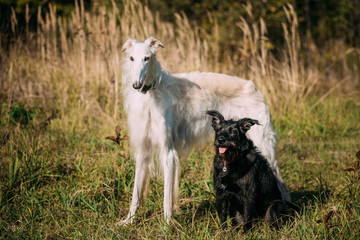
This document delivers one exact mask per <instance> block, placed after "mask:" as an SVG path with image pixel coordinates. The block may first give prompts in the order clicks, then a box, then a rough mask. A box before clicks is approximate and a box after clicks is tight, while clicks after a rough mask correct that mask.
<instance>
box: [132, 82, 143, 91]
mask: <svg viewBox="0 0 360 240" xmlns="http://www.w3.org/2000/svg"><path fill="white" fill-rule="evenodd" d="M133 88H134V89H136V90H139V89H140V88H141V83H140V82H135V83H134V84H133Z"/></svg>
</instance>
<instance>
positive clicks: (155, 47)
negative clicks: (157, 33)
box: [144, 37, 164, 53]
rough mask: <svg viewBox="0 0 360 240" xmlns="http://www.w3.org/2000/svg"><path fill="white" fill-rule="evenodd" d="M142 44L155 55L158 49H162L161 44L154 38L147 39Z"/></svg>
mask: <svg viewBox="0 0 360 240" xmlns="http://www.w3.org/2000/svg"><path fill="white" fill-rule="evenodd" d="M144 43H146V44H147V45H149V47H150V48H151V50H152V51H153V53H156V52H157V50H158V49H159V47H162V48H163V47H164V45H163V44H162V42H160V41H159V40H158V39H156V38H154V37H149V38H148V39H146V40H145V41H144Z"/></svg>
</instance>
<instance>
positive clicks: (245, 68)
mask: <svg viewBox="0 0 360 240" xmlns="http://www.w3.org/2000/svg"><path fill="white" fill-rule="evenodd" d="M75 3H76V5H75V10H74V12H73V13H72V14H71V17H70V18H61V17H58V16H57V15H56V7H54V6H51V5H50V9H49V11H48V12H46V13H45V14H44V13H43V14H41V9H39V14H38V16H37V22H38V26H37V32H36V33H33V32H29V30H28V27H26V34H25V36H26V39H25V40H21V38H19V37H16V36H17V35H19V32H18V30H17V29H18V27H17V20H16V17H15V15H13V17H12V19H11V20H12V21H11V22H12V29H13V31H14V36H15V38H14V41H13V42H12V45H11V47H10V51H9V54H8V55H5V54H4V56H2V68H3V69H4V70H5V71H3V72H2V74H1V87H2V91H1V96H2V100H5V98H8V99H7V100H8V101H10V100H9V98H11V99H12V100H13V101H14V102H19V101H20V102H26V103H29V104H32V103H33V102H34V101H35V100H36V101H37V103H39V101H40V102H41V104H43V105H44V106H45V105H50V106H54V105H56V106H58V107H59V108H60V109H61V110H63V109H66V107H67V106H69V105H73V104H74V103H75V102H76V101H74V100H75V99H77V104H78V107H79V108H81V109H87V110H89V109H93V108H94V109H93V110H94V111H98V110H100V109H101V110H102V111H104V112H105V113H106V114H108V115H109V116H112V117H115V118H116V117H117V116H118V113H119V112H118V109H119V107H120V106H121V104H120V102H121V99H119V95H118V93H119V90H120V88H121V86H120V78H121V58H122V53H121V51H119V50H120V48H121V46H122V44H123V43H124V41H125V40H126V39H127V37H133V38H136V39H139V40H144V39H146V38H147V37H148V36H151V35H153V36H156V37H157V38H158V39H160V40H162V41H163V42H164V44H165V49H163V50H162V51H161V52H160V53H159V54H158V58H159V60H160V61H161V63H162V65H163V67H164V68H165V69H168V70H170V71H172V72H185V71H216V72H222V73H227V74H231V75H237V76H240V77H243V78H247V79H250V80H253V81H254V82H255V83H256V85H257V86H258V87H259V88H260V90H261V92H262V93H263V95H264V97H265V99H266V100H267V102H268V103H269V105H270V107H271V108H274V110H276V111H279V113H282V111H285V112H287V111H289V109H291V108H292V106H293V105H294V104H295V103H296V104H299V103H300V104H301V103H302V102H303V101H305V100H306V99H307V98H308V97H309V96H314V93H319V92H320V93H321V94H326V93H327V91H333V90H334V89H336V91H337V92H338V93H339V92H346V93H348V92H351V91H353V90H354V89H355V90H358V89H359V69H358V63H359V62H360V55H359V50H358V49H345V48H344V45H343V44H342V43H341V42H335V43H333V44H332V45H331V46H330V47H329V48H324V49H322V51H325V50H326V49H331V50H332V52H329V51H328V52H327V53H326V54H327V56H325V57H323V56H322V55H323V54H324V53H321V50H318V49H317V48H316V47H315V46H314V45H313V44H312V43H311V42H310V43H306V44H304V45H306V46H301V44H300V38H299V34H298V21H297V17H296V13H295V12H294V9H293V7H292V6H291V5H289V6H288V7H287V8H285V9H284V11H285V13H286V16H287V19H288V21H287V22H285V23H283V29H284V41H285V43H286V46H285V48H284V49H282V50H281V51H278V54H277V55H278V56H276V57H275V56H274V54H272V52H271V51H270V48H272V45H271V42H269V39H268V38H267V29H266V23H265V22H264V21H263V20H260V22H259V23H257V22H253V23H251V24H250V23H248V22H246V21H245V19H244V18H243V17H241V16H240V17H239V22H238V24H237V25H236V26H235V27H238V28H240V29H241V30H242V32H243V36H242V38H239V39H238V40H237V43H236V48H235V51H231V52H230V49H221V47H220V46H219V45H218V44H219V41H218V39H219V36H218V34H219V30H218V24H217V22H216V20H215V19H214V17H213V16H212V15H211V13H209V20H210V22H212V23H213V31H212V33H211V35H209V34H207V33H205V32H204V31H202V30H201V29H200V28H199V27H198V26H197V25H196V23H190V22H189V20H188V19H187V17H186V15H185V14H183V13H180V14H175V16H176V22H175V24H171V23H167V22H163V21H161V20H160V17H159V13H156V14H152V13H151V11H150V10H149V9H148V8H147V7H146V6H143V5H142V4H141V3H140V2H138V1H132V0H128V1H126V2H125V4H124V8H123V9H121V10H120V9H118V8H117V6H116V5H115V3H114V2H113V7H112V8H111V9H106V8H105V7H103V6H99V5H94V6H93V8H92V10H91V11H90V12H88V11H85V10H84V6H83V2H82V1H80V4H77V1H75ZM244 7H245V8H246V9H247V10H248V14H249V15H250V16H251V5H246V6H244ZM42 16H44V17H42ZM26 21H27V22H28V21H29V16H26ZM304 47H306V49H305V52H306V57H304V56H302V53H301V52H303V51H302V49H304ZM2 51H4V50H2ZM220 51H222V53H221V54H220ZM221 59H223V60H221Z"/></svg>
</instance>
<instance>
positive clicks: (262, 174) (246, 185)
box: [207, 111, 291, 231]
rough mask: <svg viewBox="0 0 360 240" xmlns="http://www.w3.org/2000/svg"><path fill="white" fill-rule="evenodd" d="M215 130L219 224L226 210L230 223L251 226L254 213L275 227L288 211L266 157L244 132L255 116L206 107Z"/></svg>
mask: <svg viewBox="0 0 360 240" xmlns="http://www.w3.org/2000/svg"><path fill="white" fill-rule="evenodd" d="M207 114H209V115H211V116H212V117H213V120H212V127H213V128H214V130H215V134H216V135H215V143H214V145H215V151H216V155H215V158H214V186H215V190H216V204H217V211H218V214H219V218H220V221H221V223H222V226H223V227H225V226H224V223H225V222H226V219H227V216H228V214H229V215H230V217H231V219H232V225H233V226H236V225H239V224H240V225H243V227H244V231H247V230H249V229H250V228H251V226H252V222H253V221H254V220H255V219H256V218H257V217H262V218H264V219H265V220H266V221H267V222H268V223H269V224H270V226H272V227H276V228H277V227H278V225H279V223H281V222H282V221H284V220H285V218H286V217H285V216H287V215H289V214H290V213H291V211H290V208H289V207H288V203H285V202H283V201H282V198H281V193H280V190H279V188H278V186H277V183H276V178H275V176H274V174H273V172H272V170H271V169H270V166H269V164H268V162H267V160H266V159H265V158H264V157H263V156H262V155H261V154H260V152H259V151H258V150H257V149H256V147H255V146H254V144H253V142H252V141H251V140H250V139H248V138H247V137H246V135H245V133H246V132H247V131H248V130H249V129H250V127H251V126H253V125H254V124H259V122H258V121H257V120H254V119H250V118H243V119H240V120H239V121H233V120H225V119H224V117H223V116H222V115H221V114H220V113H219V112H217V111H208V112H207Z"/></svg>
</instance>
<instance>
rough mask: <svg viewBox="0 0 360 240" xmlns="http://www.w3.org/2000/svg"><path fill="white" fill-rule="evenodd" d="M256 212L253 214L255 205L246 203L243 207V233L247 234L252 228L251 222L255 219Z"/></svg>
mask: <svg viewBox="0 0 360 240" xmlns="http://www.w3.org/2000/svg"><path fill="white" fill-rule="evenodd" d="M255 215H256V212H255V204H253V203H252V202H247V203H246V204H245V205H244V215H243V219H244V232H247V231H248V230H250V229H251V227H252V222H253V220H254V218H255Z"/></svg>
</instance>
